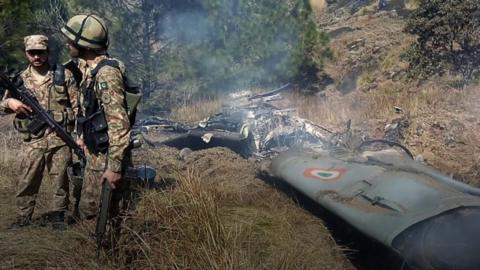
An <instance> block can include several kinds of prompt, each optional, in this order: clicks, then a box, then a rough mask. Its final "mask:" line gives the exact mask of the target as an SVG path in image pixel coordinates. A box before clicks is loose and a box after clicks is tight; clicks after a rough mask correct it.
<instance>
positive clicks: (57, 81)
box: [13, 65, 75, 141]
mask: <svg viewBox="0 0 480 270" xmlns="http://www.w3.org/2000/svg"><path fill="white" fill-rule="evenodd" d="M52 70H53V72H54V74H53V83H52V84H51V85H50V86H49V88H48V96H47V99H48V100H47V104H46V107H45V108H44V109H45V110H46V111H47V112H48V113H50V114H51V115H52V117H53V118H54V119H55V121H56V122H57V123H59V124H60V125H62V126H63V127H64V128H65V129H66V130H67V131H68V132H72V131H73V129H74V127H75V115H74V113H73V110H72V104H71V103H70V97H69V95H68V91H67V86H66V84H65V68H64V67H63V66H62V65H55V66H54V67H53V69H52ZM15 84H16V85H17V86H21V85H22V84H23V79H22V77H21V76H20V75H19V76H18V77H17V78H16V80H15ZM32 96H35V94H34V93H32ZM39 102H40V101H39ZM13 125H14V127H15V129H16V130H17V131H18V132H20V133H21V134H22V137H23V140H24V141H30V140H32V139H39V138H41V137H43V136H44V135H45V132H46V130H47V128H48V127H47V125H46V123H45V122H44V121H43V120H42V119H41V118H40V117H38V116H37V115H35V114H30V115H25V114H17V115H16V116H15V118H14V120H13Z"/></svg>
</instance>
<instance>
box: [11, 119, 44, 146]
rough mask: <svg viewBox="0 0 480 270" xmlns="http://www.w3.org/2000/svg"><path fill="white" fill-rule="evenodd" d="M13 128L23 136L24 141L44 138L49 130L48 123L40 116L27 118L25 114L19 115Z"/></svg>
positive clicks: (14, 120) (14, 121)
mask: <svg viewBox="0 0 480 270" xmlns="http://www.w3.org/2000/svg"><path fill="white" fill-rule="evenodd" d="M13 126H14V128H15V130H17V131H18V132H19V133H20V134H22V138H23V140H24V141H30V140H31V139H39V138H41V137H43V135H44V134H45V131H46V130H47V128H48V126H47V123H45V121H43V119H42V118H41V117H40V116H38V115H33V116H26V115H24V114H18V115H17V116H16V117H15V118H14V119H13Z"/></svg>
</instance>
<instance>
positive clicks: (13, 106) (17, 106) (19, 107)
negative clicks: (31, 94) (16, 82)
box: [7, 98, 32, 114]
mask: <svg viewBox="0 0 480 270" xmlns="http://www.w3.org/2000/svg"><path fill="white" fill-rule="evenodd" d="M7 106H8V108H9V109H10V110H12V111H14V112H15V113H24V114H29V113H31V112H32V109H31V108H30V107H28V106H27V105H25V104H24V103H23V102H21V101H20V100H18V99H16V98H8V99H7Z"/></svg>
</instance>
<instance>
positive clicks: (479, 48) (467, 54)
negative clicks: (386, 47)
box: [405, 0, 480, 83]
mask: <svg viewBox="0 0 480 270" xmlns="http://www.w3.org/2000/svg"><path fill="white" fill-rule="evenodd" d="M479 7H480V1H479V0H420V3H419V7H418V9H417V10H415V11H414V12H413V14H412V16H411V18H410V19H409V21H408V24H407V26H406V28H405V30H406V31H407V32H408V33H411V34H414V35H416V36H417V42H416V43H415V44H414V45H413V46H412V47H411V48H410V49H409V50H408V52H407V54H406V57H407V59H408V60H409V62H410V68H411V70H410V75H412V76H416V77H420V78H426V77H428V76H432V75H435V74H439V75H441V74H443V73H445V72H446V71H450V72H453V73H457V74H460V75H461V76H462V77H463V80H464V82H465V83H466V82H468V81H470V80H471V79H472V78H473V76H474V74H475V72H476V71H477V70H478V69H479V65H480V53H479V52H480V32H479V29H480V9H479Z"/></svg>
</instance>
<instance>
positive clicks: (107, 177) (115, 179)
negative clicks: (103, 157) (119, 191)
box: [102, 169, 122, 189]
mask: <svg viewBox="0 0 480 270" xmlns="http://www.w3.org/2000/svg"><path fill="white" fill-rule="evenodd" d="M121 179H122V174H121V173H116V172H112V171H111V170H109V169H107V170H106V171H105V172H104V173H103V175H102V183H103V181H107V182H108V184H109V185H110V187H112V188H113V189H115V188H116V187H117V186H118V184H120V180H121Z"/></svg>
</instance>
